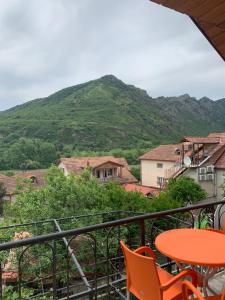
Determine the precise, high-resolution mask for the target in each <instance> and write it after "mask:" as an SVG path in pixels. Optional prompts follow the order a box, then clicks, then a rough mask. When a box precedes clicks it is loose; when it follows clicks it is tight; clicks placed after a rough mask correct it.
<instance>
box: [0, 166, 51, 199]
mask: <svg viewBox="0 0 225 300" xmlns="http://www.w3.org/2000/svg"><path fill="white" fill-rule="evenodd" d="M45 173H46V170H32V171H27V172H18V173H16V174H15V175H13V176H6V175H4V174H0V182H2V183H3V185H4V187H5V189H6V194H5V196H4V197H3V200H9V201H13V200H14V199H15V197H16V195H17V194H19V193H21V192H24V191H26V189H27V187H28V185H29V188H30V187H31V188H32V189H38V188H40V187H42V186H44V185H45V179H44V176H45ZM27 180H29V184H27V183H28V182H27Z"/></svg>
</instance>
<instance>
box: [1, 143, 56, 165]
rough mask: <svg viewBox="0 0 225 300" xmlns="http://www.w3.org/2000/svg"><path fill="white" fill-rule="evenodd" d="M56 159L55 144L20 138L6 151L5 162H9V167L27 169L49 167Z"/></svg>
mask: <svg viewBox="0 0 225 300" xmlns="http://www.w3.org/2000/svg"><path fill="white" fill-rule="evenodd" d="M56 159H57V151H56V148H55V146H54V145H53V144H51V143H49V142H44V141H41V140H39V139H28V138H20V139H19V140H18V141H17V142H15V143H14V144H12V145H11V146H10V147H9V148H8V150H7V151H5V152H4V159H3V162H7V163H6V164H7V165H8V168H12V169H23V170H24V169H25V170H26V169H38V168H45V167H49V166H50V164H51V163H54V162H55V161H56ZM2 165H3V166H4V164H3V163H2Z"/></svg>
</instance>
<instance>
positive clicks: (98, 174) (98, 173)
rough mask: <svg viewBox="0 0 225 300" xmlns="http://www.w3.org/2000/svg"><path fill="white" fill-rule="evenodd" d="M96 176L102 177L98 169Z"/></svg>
mask: <svg viewBox="0 0 225 300" xmlns="http://www.w3.org/2000/svg"><path fill="white" fill-rule="evenodd" d="M96 177H97V178H101V174H100V170H97V171H96Z"/></svg>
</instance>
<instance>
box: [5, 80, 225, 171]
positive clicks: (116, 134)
mask: <svg viewBox="0 0 225 300" xmlns="http://www.w3.org/2000/svg"><path fill="white" fill-rule="evenodd" d="M224 115H225V99H221V100H218V101H212V100H210V99H208V98H202V99H200V100H196V99H195V98H192V97H190V96H189V95H183V96H180V97H169V98H166V97H160V98H156V99H153V98H151V97H150V96H149V95H148V94H147V93H146V92H145V91H144V90H141V89H139V88H136V87H134V86H131V85H127V84H125V83H123V82H122V81H121V80H119V79H117V78H116V77H115V76H113V75H107V76H104V77H102V78H100V79H97V80H94V81H90V82H87V83H84V84H80V85H76V86H72V87H68V88H65V89H63V90H60V91H58V92H56V93H55V94H53V95H50V96H49V97H46V98H42V99H36V100H33V101H30V102H27V103H25V104H23V105H19V106H16V107H14V108H11V109H9V110H7V111H4V112H1V113H0V137H1V140H0V146H1V147H0V149H1V150H0V152H1V153H0V154H1V162H0V167H1V168H9V167H10V166H11V167H16V166H15V164H14V165H13V160H14V158H13V156H14V154H15V153H16V149H18V147H20V146H21V140H20V139H21V138H25V139H23V140H22V144H23V145H22V146H24V144H27V143H28V144H29V145H30V143H31V144H32V140H34V139H36V141H35V143H36V145H37V144H38V145H39V146H38V147H36V146H35V147H31V145H30V146H29V147H31V150H30V151H31V152H35V151H36V152H37V153H34V155H33V154H32V153H31V155H29V158H28V159H29V160H30V164H31V165H32V163H33V156H35V160H34V162H35V161H36V159H38V156H39V155H41V156H42V159H41V160H38V162H39V163H38V164H39V166H41V167H43V166H44V165H43V161H45V159H46V154H45V150H43V148H44V149H48V151H49V149H51V154H52V155H51V157H50V158H49V159H47V160H46V163H45V165H49V160H51V161H52V160H54V159H55V158H56V157H57V156H59V155H62V154H63V153H67V154H68V153H73V152H74V151H81V150H86V151H99V150H102V151H103V150H104V151H109V150H111V149H118V148H119V149H147V148H151V147H152V146H154V145H157V144H160V143H169V142H176V141H177V140H179V139H180V138H181V137H182V136H183V135H206V134H208V133H209V132H211V131H224V130H225V118H224ZM27 139H31V140H27ZM43 142H45V144H44V145H43ZM25 148H26V146H25ZM43 151H44V152H43ZM22 152H23V150H22ZM28 152H29V151H28ZM40 153H41V154H40ZM17 156H20V155H17ZM43 157H45V158H44V159H43ZM17 160H18V158H17ZM10 161H11V163H10ZM20 164H21V162H20ZM38 164H37V165H38Z"/></svg>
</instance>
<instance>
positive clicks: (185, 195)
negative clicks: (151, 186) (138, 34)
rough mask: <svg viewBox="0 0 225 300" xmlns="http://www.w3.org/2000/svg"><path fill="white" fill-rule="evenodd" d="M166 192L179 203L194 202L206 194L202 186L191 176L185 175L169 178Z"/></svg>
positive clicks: (203, 197)
mask: <svg viewBox="0 0 225 300" xmlns="http://www.w3.org/2000/svg"><path fill="white" fill-rule="evenodd" d="M168 193H169V196H170V198H171V199H174V200H176V201H179V202H180V203H195V202H198V201H200V200H202V199H205V198H206V196H207V194H206V192H205V191H204V190H203V189H202V187H201V186H200V185H199V184H198V183H197V182H195V180H194V179H193V178H190V177H187V176H181V177H179V178H177V179H171V180H170V181H169V184H168Z"/></svg>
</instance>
